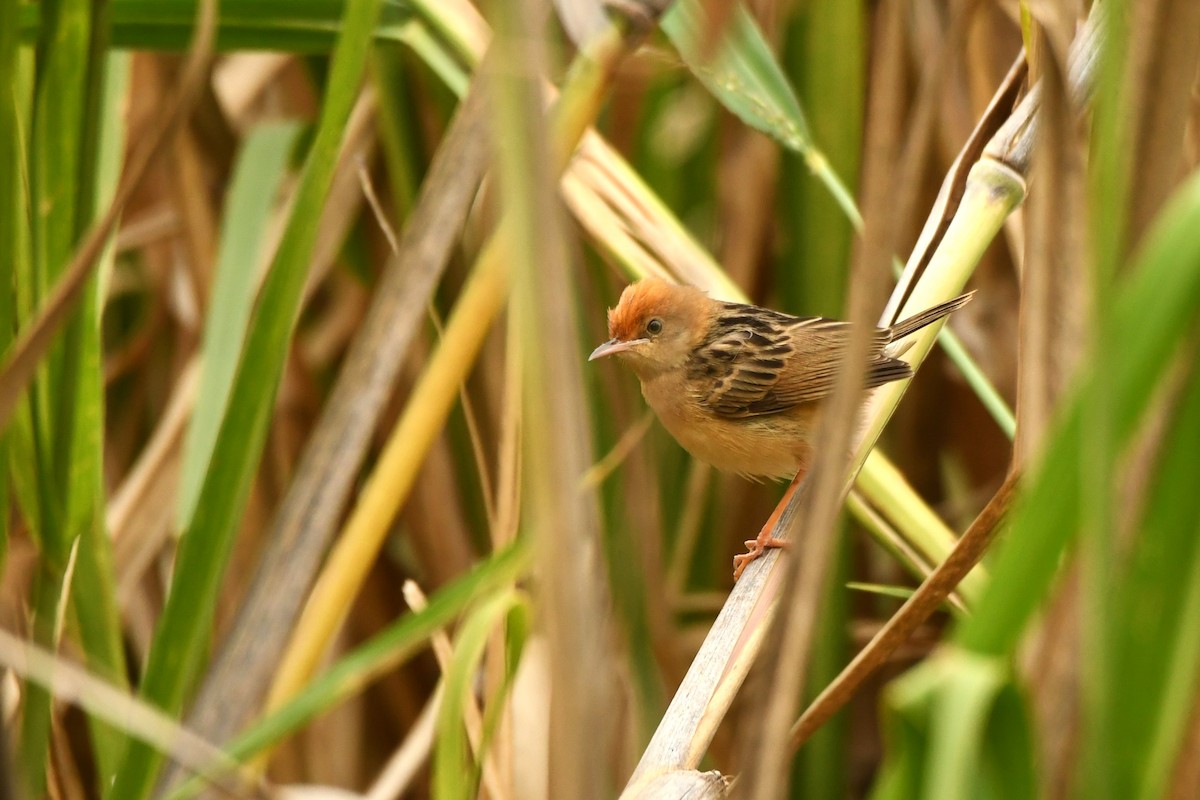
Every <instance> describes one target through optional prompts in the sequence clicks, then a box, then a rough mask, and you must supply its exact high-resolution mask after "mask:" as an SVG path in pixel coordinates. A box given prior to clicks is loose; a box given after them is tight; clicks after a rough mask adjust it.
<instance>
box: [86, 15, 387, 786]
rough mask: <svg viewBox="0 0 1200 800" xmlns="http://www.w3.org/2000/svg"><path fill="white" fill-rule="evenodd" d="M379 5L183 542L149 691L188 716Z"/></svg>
mask: <svg viewBox="0 0 1200 800" xmlns="http://www.w3.org/2000/svg"><path fill="white" fill-rule="evenodd" d="M378 9H379V3H378V0H376V1H375V2H371V1H370V0H364V2H361V3H351V4H347V6H346V16H345V18H344V21H343V27H342V34H341V38H340V39H339V41H338V45H337V47H336V49H335V51H334V55H333V63H332V68H331V71H330V74H329V79H328V82H327V85H326V90H325V95H324V104H323V106H322V109H321V115H320V120H319V122H318V124H317V131H316V138H315V139H314V141H313V144H312V147H311V149H310V150H309V153H308V156H307V159H306V163H305V168H304V174H303V177H302V178H301V182H300V186H299V188H298V189H297V194H296V199H295V202H294V204H293V205H292V209H291V214H290V217H289V219H288V224H287V226H286V229H285V231H284V234H283V237H282V241H281V243H280V246H279V250H278V252H277V253H276V254H275V258H274V260H273V261H272V264H271V271H270V273H269V274H268V276H267V279H266V283H265V284H264V286H263V289H262V293H261V297H260V300H259V303H258V306H257V308H256V310H255V314H254V318H253V321H252V322H251V327H250V331H249V333H248V335H247V338H246V345H245V348H244V350H243V353H242V358H241V361H240V362H239V365H238V371H237V374H236V377H235V378H234V385H233V390H232V393H231V395H230V399H229V404H228V411H227V413H226V415H225V418H224V420H223V421H222V423H221V426H220V430H219V432H218V434H217V440H216V444H215V447H214V449H213V455H212V460H211V462H212V467H211V468H210V469H209V470H208V473H207V476H206V478H205V481H204V484H203V487H202V488H201V490H200V494H199V499H198V501H197V506H196V513H195V515H194V516H193V517H192V520H191V524H190V525H189V526H188V529H187V530H186V531H185V533H184V535H183V538H182V540H181V543H180V549H179V554H178V558H177V560H176V568H175V574H174V580H173V582H172V585H171V593H170V595H169V596H168V599H167V604H166V607H165V608H164V610H163V615H162V618H161V619H160V622H159V625H158V628H157V630H156V632H155V639H154V642H153V644H152V646H151V650H150V655H149V659H148V662H147V664H146V670H145V675H144V678H143V682H142V685H141V694H142V696H143V697H145V698H146V699H148V700H150V701H152V702H154V703H156V704H157V705H159V706H161V707H162V708H163V709H164V710H166V711H168V712H171V713H178V712H179V710H180V708H181V707H182V705H183V702H184V699H185V698H186V696H187V694H188V692H189V691H190V689H191V686H192V683H193V682H194V681H195V679H196V676H197V675H198V674H199V671H200V669H201V668H202V666H203V664H204V662H205V660H206V652H205V650H206V645H207V643H208V638H209V625H210V621H211V619H212V613H213V608H214V605H215V602H216V599H217V592H218V590H219V587H220V585H221V579H222V577H223V575H224V571H225V565H226V563H227V561H228V558H229V554H230V551H231V549H232V546H233V540H234V536H235V534H236V533H237V530H238V526H239V522H240V519H241V514H242V510H243V508H244V507H245V502H246V498H247V496H248V494H249V491H250V483H251V481H252V479H253V476H254V474H255V472H256V471H257V468H258V462H259V457H260V455H261V453H262V448H263V445H264V442H265V440H266V434H267V428H268V426H269V423H270V420H271V414H272V410H273V408H274V400H275V394H276V390H277V388H278V382H279V377H280V375H281V373H282V370H283V363H284V359H285V358H286V356H287V352H288V349H289V342H290V339H291V334H292V330H293V327H294V326H295V322H296V318H297V315H298V313H299V303H300V299H301V294H302V290H303V288H304V282H305V278H306V276H307V274H308V266H309V262H310V260H311V258H312V253H313V247H314V245H315V238H316V234H317V230H318V226H317V225H316V224H315V220H316V219H317V218H318V217H319V215H320V211H321V208H322V206H323V205H324V202H325V196H326V194H327V193H328V191H329V186H330V184H331V182H332V179H333V169H334V166H335V165H336V163H337V156H338V150H339V148H340V145H341V140H342V132H343V129H344V128H345V125H346V122H347V120H348V119H349V115H350V109H351V107H352V106H353V104H354V100H355V98H356V97H357V95H358V87H359V84H360V82H361V79H362V75H363V71H364V68H365V66H366V59H367V53H368V52H369V49H370V35H371V31H372V29H373V27H374V24H375V19H376V15H377V12H378ZM160 762H161V758H160V757H159V756H158V755H157V754H156V753H154V752H153V751H152V750H151V749H150V748H148V747H146V746H144V745H135V746H133V747H131V748H130V751H129V753H128V755H127V756H126V759H125V762H124V765H123V768H122V769H121V771H120V773H119V775H118V776H117V781H116V783H115V784H113V786H112V788H111V789H110V791H109V793H108V796H110V797H114V798H121V800H125V799H126V798H131V799H132V798H141V797H145V796H146V795H147V794H148V793H149V791H150V788H151V786H152V784H153V781H154V778H155V776H156V774H157V772H158V767H159V764H160Z"/></svg>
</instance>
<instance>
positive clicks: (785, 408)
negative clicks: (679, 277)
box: [588, 278, 973, 580]
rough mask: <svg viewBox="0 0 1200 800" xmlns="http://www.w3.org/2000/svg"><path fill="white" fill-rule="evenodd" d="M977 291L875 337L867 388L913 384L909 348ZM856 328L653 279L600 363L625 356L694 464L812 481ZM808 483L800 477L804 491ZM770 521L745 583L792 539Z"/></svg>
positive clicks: (753, 543)
mask: <svg viewBox="0 0 1200 800" xmlns="http://www.w3.org/2000/svg"><path fill="white" fill-rule="evenodd" d="M972 294H973V292H971V293H967V294H963V295H960V296H958V297H956V298H954V299H953V300H949V301H947V302H944V303H941V304H939V305H935V306H933V307H931V308H928V309H926V310H924V311H921V312H919V313H917V314H914V315H913V316H911V317H908V318H907V319H904V320H901V321H900V322H897V323H896V324H894V325H892V326H890V327H887V328H876V329H875V332H874V335H873V336H872V338H871V341H870V344H869V347H868V355H867V365H866V372H865V376H864V387H865V388H866V389H872V388H875V387H877V386H882V385H883V384H885V383H890V382H892V381H898V380H903V379H905V378H909V377H911V376H912V367H911V366H910V365H909V364H908V363H906V362H905V361H903V360H901V359H900V358H898V357H897V356H899V355H901V354H902V353H903V352H904V350H906V349H907V346H906V345H905V343H900V342H899V340H901V339H903V338H904V337H906V336H909V335H910V334H912V333H915V332H916V331H918V330H920V329H921V328H924V327H925V326H927V325H930V324H932V323H934V322H936V321H938V320H940V319H942V318H943V317H945V316H947V315H948V314H950V313H952V312H954V311H957V310H958V309H960V308H962V307H963V306H964V305H965V304H966V303H967V302H968V301H970V299H971V296H972ZM851 330H852V325H851V323H848V322H842V321H838V320H833V319H828V318H826V317H797V316H792V315H790V314H785V313H783V312H781V311H773V310H771V309H768V308H762V307H759V306H754V305H748V304H745V303H734V302H727V301H723V300H717V299H714V298H712V297H709V296H708V295H707V294H706V293H705V292H703V291H701V290H700V289H698V288H696V287H694V286H688V285H682V284H673V283H668V282H667V281H664V280H661V279H659V278H644V279H642V280H640V281H638V282H636V283H633V284H630V285H629V286H627V287H626V288H625V290H624V292H622V294H621V297H620V300H619V301H618V302H617V305H616V307H614V308H611V309H609V311H608V335H609V337H610V338H609V339H608V341H606V342H604V343H602V344H601V345H600V346H599V347H597V348H596V349H595V350H593V351H592V354H591V355H590V356H589V358H588V360H589V361H595V360H597V359H600V358H608V357H615V358H616V359H617V360H619V361H621V362H624V363H625V364H626V365H628V366H629V367H630V368H631V369H632V370H633V373H634V375H636V376H637V378H638V380H639V382H640V383H641V387H642V396H643V397H644V398H645V399H646V402H647V404H648V405H649V406H650V407H651V408H652V409H653V410H654V412H655V414H656V415H657V416H658V419H659V420H660V421H661V422H662V424H663V427H665V428H666V429H667V431H668V432H669V433H670V434H671V435H672V436H673V437H674V438H675V440H676V441H678V442H679V444H680V445H681V446H682V447H683V448H684V449H685V450H687V451H688V452H689V453H691V454H692V456H694V457H695V458H697V459H699V460H700V461H703V462H705V463H707V464H711V465H712V466H714V467H716V468H717V469H719V470H722V471H725V472H734V473H738V474H740V475H742V476H745V477H747V478H750V479H754V480H762V479H787V478H792V477H793V476H800V475H802V474H804V473H807V471H808V469H809V467H810V466H811V464H812V460H813V455H814V453H813V444H814V441H815V434H816V430H817V425H818V422H819V418H820V414H821V410H822V407H823V405H824V401H826V400H827V399H828V398H829V396H830V395H831V394H832V393H833V389H834V384H835V383H836V381H837V377H838V372H839V370H840V369H841V368H842V363H843V361H844V360H845V358H846V351H847V348H848V346H849V343H850V332H851ZM796 483H797V481H793V484H792V485H793V486H795V485H796ZM771 527H772V524H771V522H770V521H769V522H768V523H767V525H765V526H764V527H763V529H762V531H761V532H760V533H759V535H758V536H757V537H756V538H755V539H751V540H748V541H747V542H746V546H747V548H748V551H747V552H746V553H744V554H742V555H739V556H737V557H736V558H735V559H734V579H735V580H737V579H738V578H739V577H740V576H741V574H742V571H743V570H744V569H745V568H746V566H747V565H749V564H750V563H751V562H752V561H754V560H755V559H757V558H758V557H759V556H760V555H761V554H762V552H763V551H764V550H765V549H767V548H770V547H781V546H783V545H784V544H785V543H784V542H783V541H782V540H780V539H777V538H774V537H773V536H772V535H771Z"/></svg>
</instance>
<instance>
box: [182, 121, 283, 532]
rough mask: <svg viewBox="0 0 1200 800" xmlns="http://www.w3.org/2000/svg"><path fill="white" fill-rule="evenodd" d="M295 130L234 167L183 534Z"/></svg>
mask: <svg viewBox="0 0 1200 800" xmlns="http://www.w3.org/2000/svg"><path fill="white" fill-rule="evenodd" d="M299 131H300V126H299V124H298V123H294V122H283V123H273V124H268V125H263V126H260V127H258V128H255V129H254V130H253V131H251V132H250V134H249V135H248V136H247V137H246V142H245V144H244V145H243V147H242V152H241V155H240V156H239V157H238V160H237V164H236V166H235V167H234V172H233V180H232V182H231V184H230V188H229V193H228V199H227V201H226V203H225V217H224V220H223V222H222V231H221V244H220V248H219V250H218V252H217V274H216V278H215V280H214V283H213V296H212V302H211V304H210V306H209V307H210V311H209V315H208V320H207V322H206V324H205V326H204V338H203V342H202V344H201V349H200V353H201V356H200V359H201V361H200V383H199V387H198V388H197V390H196V404H195V408H196V410H195V411H194V412H193V414H192V421H191V425H190V426H189V427H188V432H187V440H186V441H185V443H184V450H183V466H182V469H181V472H180V477H179V508H178V514H177V515H176V524H177V525H178V526H179V529H180V530H186V529H187V526H188V523H189V522H190V521H191V518H192V514H193V512H194V511H195V507H196V500H197V499H198V498H199V496H200V487H201V485H202V483H203V481H204V477H205V475H206V473H207V472H208V469H209V466H210V460H211V458H212V454H213V447H214V445H215V444H216V440H217V431H218V429H219V426H220V424H221V419H222V418H223V417H224V416H225V409H226V407H227V405H228V402H229V393H230V391H231V389H232V388H233V378H234V371H235V370H236V368H237V365H238V360H239V358H240V357H241V353H242V345H243V343H244V341H245V336H246V328H247V324H248V323H249V320H250V311H251V309H252V308H253V306H254V296H255V288H256V286H257V281H256V277H257V276H256V273H257V271H258V270H257V265H258V264H259V263H261V256H262V254H263V247H264V245H265V243H266V232H267V230H268V229H269V228H270V224H269V223H270V217H271V210H272V207H273V205H274V202H275V198H276V196H277V195H278V193H279V189H280V183H281V181H282V179H283V177H284V174H285V171H286V169H287V166H288V157H289V156H290V154H291V152H292V147H293V145H294V144H295V141H296V136H297V134H298V133H299Z"/></svg>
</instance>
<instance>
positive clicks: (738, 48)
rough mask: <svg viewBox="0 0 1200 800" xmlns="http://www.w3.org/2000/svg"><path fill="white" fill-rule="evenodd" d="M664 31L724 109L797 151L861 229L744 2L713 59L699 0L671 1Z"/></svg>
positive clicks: (848, 197)
mask: <svg viewBox="0 0 1200 800" xmlns="http://www.w3.org/2000/svg"><path fill="white" fill-rule="evenodd" d="M661 27H662V29H663V32H664V33H666V34H667V37H668V38H669V39H670V40H671V43H672V44H674V45H675V47H676V49H677V50H679V54H680V55H681V56H683V59H684V61H686V62H687V65H688V67H689V68H691V70H692V72H693V73H694V74H695V75H696V77H697V78H699V79H700V82H701V83H703V84H704V85H705V86H706V87H708V90H709V91H710V92H712V94H713V96H714V97H716V98H717V99H718V100H719V101H720V102H721V104H722V105H724V106H725V107H726V108H727V109H729V110H730V111H731V112H732V113H733V114H735V115H737V117H738V118H739V119H741V120H742V121H743V122H745V123H746V124H747V125H749V126H750V127H752V128H755V129H757V130H760V131H762V132H763V133H765V134H767V135H768V136H770V137H772V138H773V139H775V140H776V141H778V142H779V143H780V144H782V145H783V146H784V147H786V148H788V149H789V150H794V151H795V152H797V153H800V154H801V155H802V156H803V157H804V160H805V163H807V164H808V168H809V169H810V170H812V172H813V174H814V175H815V176H816V177H817V179H818V180H820V181H821V182H822V183H823V184H825V188H826V189H828V190H829V193H830V194H831V195H833V197H834V199H835V200H836V201H837V203H838V205H839V206H841V208H842V211H843V212H844V213H845V214H846V216H847V217H849V218H850V219H851V220H852V221H854V224H855V227H862V217H861V216H860V215H859V213H858V208H857V207H856V206H855V204H854V198H853V196H852V195H851V194H850V191H849V189H847V188H846V186H845V184H843V183H842V180H841V178H840V177H839V176H838V175H837V174H836V173H835V172H834V171H833V169H832V168H831V167H830V166H829V161H828V160H827V159H826V158H825V155H824V154H823V153H822V152H821V151H820V149H818V148H817V146H816V143H815V142H814V141H813V138H812V131H811V129H810V128H809V125H808V119H807V118H806V117H805V115H804V110H803V109H802V108H801V106H800V102H799V101H798V100H797V99H796V94H795V92H793V91H792V87H791V85H790V84H789V83H788V81H787V78H786V77H785V76H784V73H783V69H782V68H781V67H780V66H779V63H778V62H777V61H776V60H775V55H774V54H773V53H772V52H771V48H770V46H769V45H768V44H767V40H766V39H765V38H764V37H763V35H762V32H761V31H760V30H759V29H758V25H757V23H755V21H754V18H753V17H752V16H750V12H748V11H747V10H746V9H745V7H744V6H743V5H742V4H740V3H739V4H738V6H737V8H736V9H735V10H734V11H733V13H732V14H731V15H730V17H729V22H728V25H727V27H726V29H725V31H724V32H723V35H722V39H721V40H720V42H719V43H718V44H717V45H716V48H715V49H714V51H713V53H712V55H711V57H709V58H706V57H705V52H704V44H705V37H706V36H707V20H706V16H705V12H704V8H703V5H702V3H701V2H700V0H683V2H679V3H675V4H674V6H673V7H672V9H671V10H670V11H669V12H668V13H667V14H666V15H665V16H664V17H663V19H662V22H661Z"/></svg>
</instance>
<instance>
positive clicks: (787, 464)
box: [642, 374, 815, 478]
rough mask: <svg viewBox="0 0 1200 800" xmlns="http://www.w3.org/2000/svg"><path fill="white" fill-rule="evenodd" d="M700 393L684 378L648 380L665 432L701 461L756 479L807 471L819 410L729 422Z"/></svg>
mask: <svg viewBox="0 0 1200 800" xmlns="http://www.w3.org/2000/svg"><path fill="white" fill-rule="evenodd" d="M700 389H702V387H696V386H693V385H691V382H690V381H688V380H687V379H686V378H685V377H684V376H682V375H670V374H667V375H661V376H655V377H652V378H648V379H644V380H642V395H643V396H644V397H645V398H646V402H647V403H648V404H649V405H650V407H651V408H653V409H654V413H655V414H657V415H658V418H659V420H660V421H661V422H662V424H663V427H665V428H666V429H667V431H668V432H670V434H671V435H672V436H673V437H675V440H676V441H678V442H679V444H680V445H682V446H683V449H685V450H687V451H688V452H689V453H691V454H692V455H693V456H695V457H696V458H698V459H700V460H701V461H703V462H705V463H707V464H711V465H713V466H714V467H716V468H717V469H720V470H723V471H726V472H737V473H740V474H742V475H746V476H749V477H756V478H764V477H765V478H791V477H792V476H793V475H795V474H796V472H797V471H798V470H801V469H807V467H808V464H809V463H810V461H811V456H812V448H811V431H812V428H813V424H812V423H813V414H814V413H815V408H805V407H800V408H797V409H794V410H792V411H791V412H789V413H786V414H770V415H764V416H757V417H745V418H732V417H723V416H720V415H718V414H714V413H713V412H712V411H711V410H710V409H708V408H707V407H706V406H705V405H704V404H703V403H701V402H700V399H699V398H701V397H703V396H704V393H703V392H702V391H700Z"/></svg>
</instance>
